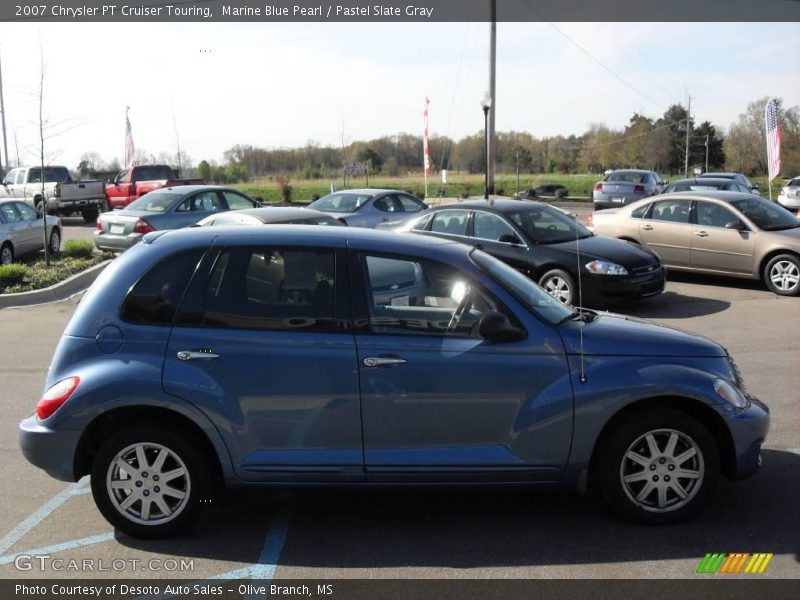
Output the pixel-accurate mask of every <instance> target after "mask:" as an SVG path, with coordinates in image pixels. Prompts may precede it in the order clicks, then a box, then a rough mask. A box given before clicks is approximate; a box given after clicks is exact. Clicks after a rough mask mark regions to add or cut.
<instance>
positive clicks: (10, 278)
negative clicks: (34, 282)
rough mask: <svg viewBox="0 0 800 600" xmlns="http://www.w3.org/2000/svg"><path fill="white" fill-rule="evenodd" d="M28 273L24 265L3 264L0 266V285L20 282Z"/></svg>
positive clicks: (4, 285)
mask: <svg viewBox="0 0 800 600" xmlns="http://www.w3.org/2000/svg"><path fill="white" fill-rule="evenodd" d="M26 275H28V267H26V266H25V265H5V266H2V267H0V287H6V286H8V285H14V284H16V283H20V282H21V281H22V280H23V279H25V277H26Z"/></svg>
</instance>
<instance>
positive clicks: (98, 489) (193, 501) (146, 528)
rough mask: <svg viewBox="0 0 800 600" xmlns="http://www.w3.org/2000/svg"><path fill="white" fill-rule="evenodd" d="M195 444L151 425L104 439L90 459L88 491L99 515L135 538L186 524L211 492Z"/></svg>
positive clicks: (157, 534) (162, 534) (168, 531)
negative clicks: (92, 458) (90, 473)
mask: <svg viewBox="0 0 800 600" xmlns="http://www.w3.org/2000/svg"><path fill="white" fill-rule="evenodd" d="M207 464H208V461H207V460H205V459H204V456H203V454H202V453H201V452H199V451H198V450H197V444H193V443H192V440H191V439H188V438H186V437H185V436H184V435H181V432H180V430H178V431H177V432H176V431H170V430H167V429H164V428H161V427H158V426H154V425H140V426H133V427H131V428H130V429H127V430H125V431H120V432H118V433H116V434H114V435H112V436H111V437H109V438H108V439H107V440H106V441H105V443H103V445H102V447H101V448H100V450H99V451H98V452H97V454H96V456H95V458H94V461H93V463H92V476H91V484H92V495H93V496H94V500H95V503H96V504H97V507H98V508H99V509H100V512H101V513H103V516H104V517H105V518H106V519H107V520H108V521H109V522H110V523H111V524H112V525H114V527H116V528H117V529H120V530H121V531H124V532H125V533H127V534H129V535H132V536H134V537H142V538H159V537H167V536H171V535H174V534H176V533H178V532H180V531H182V530H183V529H185V528H186V527H188V526H189V525H190V524H191V523H192V522H193V521H194V520H195V519H196V518H197V516H198V515H199V513H200V510H201V507H202V503H201V502H202V500H204V499H206V498H207V497H208V495H209V493H210V490H211V474H210V472H209V469H208V466H207Z"/></svg>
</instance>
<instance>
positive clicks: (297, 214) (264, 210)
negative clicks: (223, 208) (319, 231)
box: [220, 206, 328, 223]
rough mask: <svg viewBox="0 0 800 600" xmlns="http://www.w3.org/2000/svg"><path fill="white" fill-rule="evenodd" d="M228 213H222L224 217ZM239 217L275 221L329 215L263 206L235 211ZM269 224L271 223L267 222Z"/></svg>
mask: <svg viewBox="0 0 800 600" xmlns="http://www.w3.org/2000/svg"><path fill="white" fill-rule="evenodd" d="M224 214H226V213H220V215H224ZM235 214H237V215H247V216H249V217H255V218H257V219H259V220H264V219H268V220H273V219H277V220H280V219H313V218H315V217H327V216H328V215H327V213H323V212H320V211H318V210H314V209H313V208H302V207H300V206H262V207H260V208H245V209H242V210H237V211H235ZM266 222H269V221H265V223H266Z"/></svg>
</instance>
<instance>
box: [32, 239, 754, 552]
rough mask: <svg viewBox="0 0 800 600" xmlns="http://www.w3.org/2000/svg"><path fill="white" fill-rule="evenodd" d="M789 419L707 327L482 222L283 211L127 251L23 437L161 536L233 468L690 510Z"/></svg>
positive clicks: (38, 458) (640, 514) (264, 477)
mask: <svg viewBox="0 0 800 600" xmlns="http://www.w3.org/2000/svg"><path fill="white" fill-rule="evenodd" d="M768 428H769V413H768V409H767V408H766V407H765V406H764V405H763V404H762V403H760V402H759V401H757V400H756V399H754V398H752V397H750V396H749V395H748V394H747V392H746V391H745V390H744V386H743V384H742V381H741V378H740V377H739V374H738V372H737V370H736V366H735V365H734V363H733V361H732V359H731V358H730V356H728V354H727V352H726V351H725V349H724V348H722V347H721V346H720V345H718V344H716V343H714V342H712V341H710V340H708V339H705V338H701V337H698V336H696V335H692V334H689V333H685V332H682V331H679V330H677V329H672V328H669V327H663V326H660V325H656V324H653V323H649V322H645V321H641V320H636V319H631V318H628V317H624V316H618V315H610V314H598V313H596V312H593V311H588V310H581V309H574V308H572V307H569V306H565V305H562V304H561V303H559V302H558V301H556V300H554V299H553V298H552V297H551V296H549V295H548V294H547V293H545V292H544V291H543V290H542V289H541V288H539V287H538V286H537V285H536V284H534V283H532V282H531V281H530V280H529V279H528V278H526V277H524V276H523V275H521V274H520V273H518V272H517V271H515V270H514V269H512V268H510V267H508V266H506V265H505V264H503V263H501V262H500V261H498V260H496V259H494V258H492V257H490V256H489V255H487V254H485V253H483V252H481V251H480V250H477V249H474V248H471V247H469V246H465V245H462V244H459V243H455V242H450V241H446V240H440V239H421V238H420V237H419V236H402V235H396V234H391V233H386V232H380V231H369V230H354V229H350V228H331V227H313V226H305V227H297V226H290V225H279V226H262V227H256V228H249V227H236V228H224V227H220V228H217V227H214V228H200V229H194V230H182V231H173V232H157V233H153V234H149V235H148V236H146V237H145V238H144V243H143V244H140V245H138V246H136V247H134V248H133V249H131V250H130V251H129V252H126V253H125V254H124V255H123V256H122V257H120V258H118V259H116V260H115V261H114V262H113V263H112V264H111V265H110V266H109V267H108V268H107V269H106V270H105V272H104V273H103V274H102V275H101V276H100V278H99V279H98V280H97V281H96V283H95V284H94V285H93V286H92V287H91V289H90V290H89V292H88V293H87V294H86V296H85V297H84V299H83V300H82V301H81V303H80V305H79V306H78V308H77V310H76V312H75V315H74V316H73V318H72V320H71V321H70V323H69V325H67V328H66V331H65V332H64V334H63V336H62V338H61V341H60V343H59V345H58V348H57V349H56V352H55V356H54V357H53V361H52V364H51V365H50V370H49V371H48V374H47V381H46V383H45V385H44V392H43V396H42V398H41V400H40V401H39V403H38V405H37V406H36V412H35V414H32V415H31V416H30V417H28V418H27V419H25V420H24V421H22V423H21V424H20V444H21V446H22V451H23V452H24V454H25V456H26V457H27V459H28V460H29V461H30V462H31V463H33V464H34V465H36V466H37V467H40V468H42V469H44V470H45V471H47V472H48V473H49V474H50V475H52V476H53V477H55V478H58V479H62V480H65V481H75V480H77V479H78V478H80V477H82V476H83V475H86V474H91V486H92V492H93V495H94V499H95V502H96V503H97V506H98V508H99V509H100V511H101V512H102V513H103V515H104V516H105V517H106V518H107V519H108V520H109V521H110V522H111V523H112V524H113V525H115V526H116V527H117V528H119V529H121V530H123V531H125V532H127V533H129V534H131V535H135V536H142V537H158V536H166V535H171V534H174V533H176V532H177V531H179V530H181V529H183V528H185V527H186V526H187V525H188V524H189V523H190V522H192V521H193V519H195V518H196V517H197V515H198V513H199V512H200V509H201V507H202V506H203V502H202V501H203V500H207V499H208V498H209V496H210V495H211V494H213V493H214V491H215V490H217V489H220V487H222V486H225V487H227V488H229V489H230V488H242V487H250V488H252V487H280V486H295V485H298V484H319V485H325V484H343V483H344V484H353V485H384V486H385V485H401V484H414V485H417V484H434V485H456V484H472V485H473V486H474V484H478V483H479V484H485V485H492V484H494V485H497V484H501V485H507V484H522V485H528V486H541V487H544V486H552V485H554V484H555V485H561V486H571V487H576V488H579V489H588V488H596V489H598V490H600V492H601V493H602V495H603V497H604V498H605V499H606V501H607V502H608V503H609V504H610V505H611V506H612V507H613V508H614V509H615V510H616V511H617V512H619V513H621V514H622V515H625V516H627V517H630V518H633V519H636V520H639V521H642V522H647V523H666V522H673V521H677V520H680V519H683V518H685V517H687V516H689V515H690V514H692V513H694V512H696V511H697V510H698V509H699V508H700V507H701V506H702V505H703V504H704V503H705V502H706V501H707V500H708V499H709V497H710V496H711V494H712V493H713V490H714V485H715V483H716V481H717V479H718V477H719V475H720V474H722V475H725V476H727V477H730V478H738V477H743V476H746V475H750V474H752V473H753V472H755V471H756V470H757V468H758V465H759V451H760V448H761V445H762V443H763V442H764V438H765V436H766V434H767V430H768Z"/></svg>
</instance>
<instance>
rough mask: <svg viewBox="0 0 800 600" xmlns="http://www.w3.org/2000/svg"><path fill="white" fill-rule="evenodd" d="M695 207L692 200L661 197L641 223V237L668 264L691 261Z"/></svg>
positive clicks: (685, 263) (673, 264)
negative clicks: (692, 215) (692, 221)
mask: <svg viewBox="0 0 800 600" xmlns="http://www.w3.org/2000/svg"><path fill="white" fill-rule="evenodd" d="M691 207H692V201H691V200H686V199H680V198H676V199H669V200H659V201H657V202H654V203H653V206H652V208H651V209H650V212H649V213H648V214H647V217H646V218H644V219H642V220H641V222H640V223H639V237H640V239H641V240H642V242H643V243H644V244H645V245H646V246H647V247H648V248H650V249H651V250H653V251H654V252H655V253H656V254H658V256H659V257H660V258H661V262H663V263H664V265H666V266H668V267H689V266H690V265H691V249H692V243H691V236H692V231H691V230H692V228H691V224H690V216H691Z"/></svg>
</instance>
